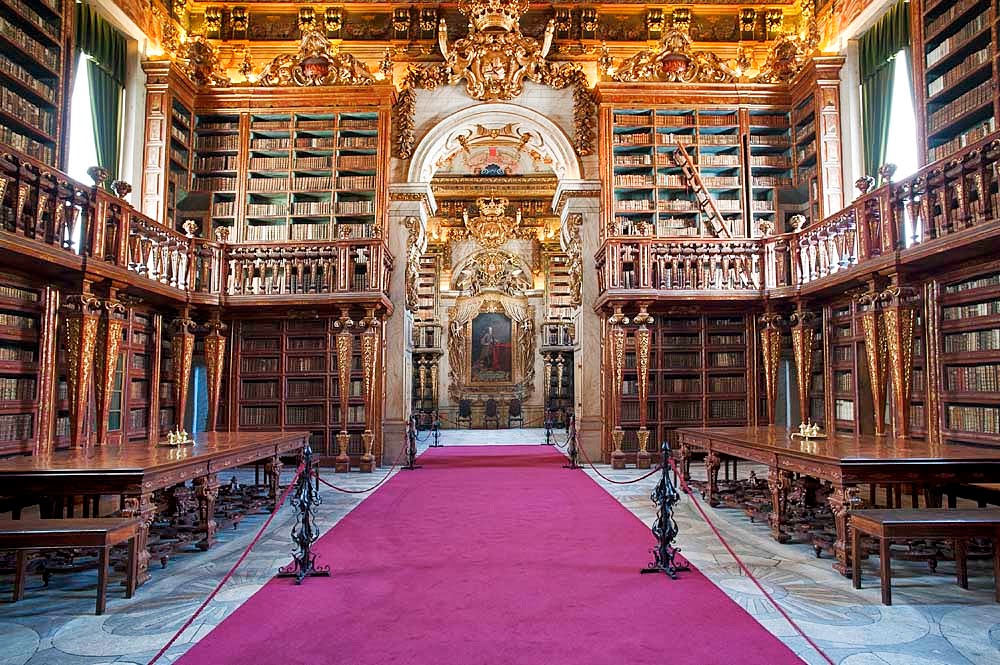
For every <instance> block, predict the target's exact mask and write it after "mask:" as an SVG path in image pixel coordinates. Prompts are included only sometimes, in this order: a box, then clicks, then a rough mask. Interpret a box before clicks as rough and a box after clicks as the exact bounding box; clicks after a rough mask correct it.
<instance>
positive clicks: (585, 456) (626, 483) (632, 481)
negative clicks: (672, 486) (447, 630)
mask: <svg viewBox="0 0 1000 665" xmlns="http://www.w3.org/2000/svg"><path fill="white" fill-rule="evenodd" d="M576 449H577V450H579V451H580V452H581V453H583V456H584V458H585V459H586V460H587V464H589V465H590V468H591V469H593V470H594V473H596V474H597V475H599V476H600V477H601V478H603V479H604V480H606V481H608V482H609V483H611V484H613V485H631V484H633V483H637V482H639V481H640V480H645V479H646V478H649V477H650V476H652V475H653V474H654V473H659V472H660V467H659V466H657V467H656V468H654V469H652V470H651V471H650V472H649V473H647V474H645V475H642V476H639V477H638V478H633V479H632V480H612V479H611V478H608V477H607V476H605V475H604V474H603V473H601V472H600V471H599V470H598V469H597V467H596V466H594V463H593V462H591V461H590V456H589V455H588V454H587V451H586V450H584V449H583V447H582V446H577V447H576Z"/></svg>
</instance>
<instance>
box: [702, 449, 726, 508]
mask: <svg viewBox="0 0 1000 665" xmlns="http://www.w3.org/2000/svg"><path fill="white" fill-rule="evenodd" d="M720 466H722V459H721V458H720V457H719V455H718V454H717V453H715V452H712V451H709V453H708V456H707V457H705V471H706V472H707V473H708V505H710V506H712V507H713V508H715V507H716V506H718V505H719V499H718V493H719V467H720Z"/></svg>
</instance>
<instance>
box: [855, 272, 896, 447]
mask: <svg viewBox="0 0 1000 665" xmlns="http://www.w3.org/2000/svg"><path fill="white" fill-rule="evenodd" d="M878 299H879V298H878V294H877V293H876V292H875V291H869V292H868V293H863V294H861V295H860V296H857V297H856V298H855V302H856V303H857V306H858V308H859V309H860V310H861V315H860V316H861V329H862V332H863V333H864V336H865V355H867V357H868V374H869V378H871V391H872V410H873V412H874V416H875V436H885V387H886V378H887V376H886V369H887V365H888V358H887V353H886V348H885V321H884V320H883V318H882V313H881V312H880V311H879V306H878Z"/></svg>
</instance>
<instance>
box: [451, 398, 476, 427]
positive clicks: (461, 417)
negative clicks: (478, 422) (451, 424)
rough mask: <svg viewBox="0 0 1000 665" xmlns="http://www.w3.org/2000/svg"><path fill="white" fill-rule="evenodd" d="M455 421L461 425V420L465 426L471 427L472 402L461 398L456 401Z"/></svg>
mask: <svg viewBox="0 0 1000 665" xmlns="http://www.w3.org/2000/svg"><path fill="white" fill-rule="evenodd" d="M455 422H456V423H458V424H459V425H461V424H462V423H463V422H464V423H465V426H466V427H468V428H469V429H472V402H471V401H469V400H467V399H463V400H459V402H458V417H457V418H456V419H455Z"/></svg>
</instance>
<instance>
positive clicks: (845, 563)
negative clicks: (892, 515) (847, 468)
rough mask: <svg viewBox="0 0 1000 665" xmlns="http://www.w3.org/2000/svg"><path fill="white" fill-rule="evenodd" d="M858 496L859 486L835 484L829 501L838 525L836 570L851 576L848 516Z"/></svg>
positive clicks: (834, 550) (834, 545) (835, 544)
mask: <svg viewBox="0 0 1000 665" xmlns="http://www.w3.org/2000/svg"><path fill="white" fill-rule="evenodd" d="M857 496H858V488H857V487H846V486H844V485H835V486H834V489H833V493H831V494H830V498H829V499H827V501H828V502H829V503H830V508H831V509H832V510H833V520H834V524H836V527H837V540H836V541H834V543H833V553H834V555H835V556H836V557H837V561H836V563H834V564H833V568H834V570H836V571H837V572H839V573H840V574H841V575H844V576H845V577H850V576H851V572H852V571H851V554H852V553H851V551H850V546H849V544H848V543H849V542H850V541H849V540H848V533H847V517H848V514H849V513H850V511H851V508H852V506H853V504H854V503H855V501H856V500H857Z"/></svg>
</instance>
